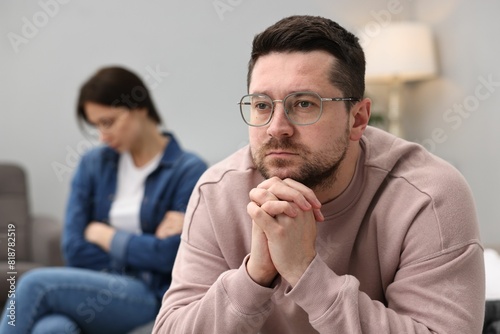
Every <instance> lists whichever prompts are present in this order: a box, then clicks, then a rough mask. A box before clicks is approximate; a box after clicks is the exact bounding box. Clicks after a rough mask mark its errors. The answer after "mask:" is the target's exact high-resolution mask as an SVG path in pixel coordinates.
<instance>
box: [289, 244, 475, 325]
mask: <svg viewBox="0 0 500 334" xmlns="http://www.w3.org/2000/svg"><path fill="white" fill-rule="evenodd" d="M482 254H483V253H482V248H481V246H480V245H478V244H477V243H475V242H471V243H469V244H464V245H459V246H456V247H453V248H450V249H447V250H444V251H443V252H441V253H439V254H434V256H431V257H429V258H427V259H425V260H421V261H418V262H416V263H413V264H410V265H408V266H406V267H404V268H401V269H400V270H399V271H398V272H397V274H396V277H395V279H394V282H393V283H391V284H390V285H389V287H388V288H387V291H386V299H387V305H384V304H383V303H382V302H379V301H374V300H371V299H370V297H369V296H368V295H367V294H365V293H363V292H362V291H360V288H359V281H358V280H357V279H356V278H355V277H354V276H350V275H343V276H337V275H336V274H335V273H334V272H333V271H332V270H330V268H328V266H327V265H326V264H325V263H324V262H323V261H322V260H321V258H320V257H319V256H317V257H316V258H315V259H314V260H313V262H312V263H311V265H310V266H309V268H308V269H307V271H306V272H305V273H304V275H303V276H302V278H301V279H300V281H299V282H298V284H297V285H296V286H295V287H294V288H293V289H291V290H289V291H287V292H286V295H287V296H288V297H290V298H291V299H292V300H294V301H295V302H296V303H297V304H298V305H299V306H301V307H302V308H303V309H304V310H305V311H306V312H307V313H308V314H309V321H310V323H311V325H312V326H313V327H314V328H315V329H316V330H317V331H318V332H319V333H325V334H326V333H332V331H339V332H340V333H408V334H412V333H464V334H465V333H480V331H481V327H482V322H483V311H482V309H483V307H484V300H483V299H482V298H480V297H481V296H482V289H483V284H482V281H481V280H482V278H483V277H484V268H483V267H482V265H481V264H482Z"/></svg>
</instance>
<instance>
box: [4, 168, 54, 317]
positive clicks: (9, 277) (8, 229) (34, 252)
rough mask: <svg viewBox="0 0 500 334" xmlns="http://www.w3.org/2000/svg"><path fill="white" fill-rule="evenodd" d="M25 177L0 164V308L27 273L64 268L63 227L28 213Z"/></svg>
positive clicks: (51, 218) (49, 218)
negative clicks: (53, 267) (40, 269)
mask: <svg viewBox="0 0 500 334" xmlns="http://www.w3.org/2000/svg"><path fill="white" fill-rule="evenodd" d="M28 188H29V187H28V178H27V173H26V171H25V170H24V168H23V167H22V166H21V165H19V164H15V163H1V162H0V272H1V274H0V307H2V308H3V305H4V304H5V301H6V300H7V298H8V296H9V295H10V294H12V293H15V287H16V285H17V281H18V280H19V278H20V277H21V276H22V275H23V274H24V273H25V272H26V271H28V270H30V269H33V268H36V267H42V266H60V265H63V260H62V255H61V251H60V238H61V230H62V224H61V223H60V222H59V221H58V220H57V219H55V218H53V217H50V216H48V215H34V214H32V213H31V211H30V203H29V189H28Z"/></svg>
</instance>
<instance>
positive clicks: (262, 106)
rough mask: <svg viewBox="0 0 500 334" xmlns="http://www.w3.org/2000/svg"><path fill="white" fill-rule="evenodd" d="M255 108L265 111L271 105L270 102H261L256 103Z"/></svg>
mask: <svg viewBox="0 0 500 334" xmlns="http://www.w3.org/2000/svg"><path fill="white" fill-rule="evenodd" d="M255 109H257V110H261V111H264V110H266V109H270V107H269V104H267V103H263V102H260V103H256V104H255Z"/></svg>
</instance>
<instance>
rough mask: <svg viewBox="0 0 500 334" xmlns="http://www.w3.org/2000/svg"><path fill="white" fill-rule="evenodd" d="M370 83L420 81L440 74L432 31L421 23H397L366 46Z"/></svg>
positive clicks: (384, 28)
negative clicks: (437, 69) (437, 70)
mask: <svg viewBox="0 0 500 334" xmlns="http://www.w3.org/2000/svg"><path fill="white" fill-rule="evenodd" d="M365 44H366V45H365V46H364V51H365V57H366V81H367V82H388V81H392V80H398V81H401V82H405V81H417V80H424V79H428V78H430V77H432V76H434V75H435V74H436V60H435V50H434V42H433V39H432V32H431V29H430V28H429V27H428V26H426V25H425V24H422V23H418V22H393V23H391V24H388V25H387V26H385V27H381V28H380V32H379V33H377V34H374V36H373V37H372V38H370V40H369V41H368V43H365Z"/></svg>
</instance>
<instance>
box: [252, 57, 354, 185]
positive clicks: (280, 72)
mask: <svg viewBox="0 0 500 334" xmlns="http://www.w3.org/2000/svg"><path fill="white" fill-rule="evenodd" d="M334 61H335V58H334V57H333V56H332V55H330V54H328V53H326V52H323V51H312V52H291V53H271V54H269V55H265V56H261V57H260V58H259V59H258V60H257V62H256V64H255V67H254V69H253V72H252V79H251V82H250V87H249V93H250V94H255V93H261V94H267V95H269V96H270V97H271V98H272V99H273V100H282V99H283V98H284V97H285V96H287V95H288V94H290V93H293V92H299V91H312V92H316V93H318V94H319V95H320V96H321V97H343V95H342V93H341V91H340V90H339V89H337V88H335V87H334V86H333V85H332V84H331V83H330V82H329V78H328V74H329V73H330V71H331V68H332V65H333V63H334ZM349 134H350V126H349V117H348V113H347V112H346V110H345V105H344V103H343V102H323V113H322V115H321V118H320V119H319V120H318V121H317V122H316V123H314V124H312V125H303V126H300V125H294V124H292V123H290V121H289V120H288V118H287V117H286V115H285V111H284V109H283V103H281V102H278V103H275V111H274V114H273V116H272V119H271V121H270V123H269V124H267V125H265V126H262V127H250V128H249V138H250V148H251V151H252V156H253V160H254V163H255V165H256V166H257V168H258V170H259V171H260V172H261V174H262V175H263V176H264V177H266V178H269V177H272V176H277V177H279V178H281V179H284V178H292V179H294V180H297V181H299V182H301V183H303V184H305V185H306V186H308V187H310V188H316V187H318V186H320V187H321V186H322V187H327V186H331V184H332V182H333V181H334V179H335V173H336V171H337V168H338V166H339V164H340V163H341V162H342V160H343V158H344V156H345V154H346V152H347V149H348V146H349Z"/></svg>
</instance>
